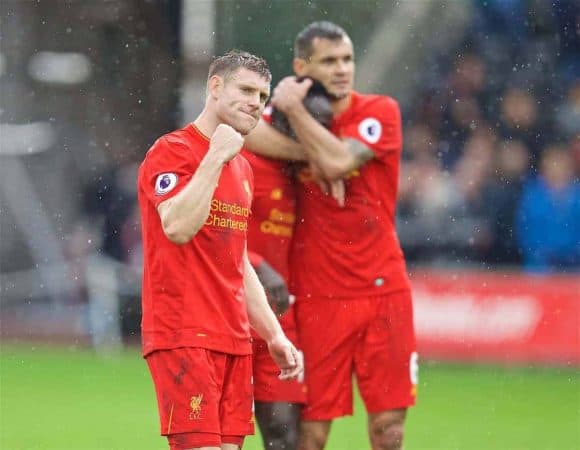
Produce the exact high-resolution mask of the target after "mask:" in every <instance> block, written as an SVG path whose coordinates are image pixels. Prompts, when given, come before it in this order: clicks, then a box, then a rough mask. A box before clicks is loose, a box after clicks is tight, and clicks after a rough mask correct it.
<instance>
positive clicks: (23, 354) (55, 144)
mask: <svg viewBox="0 0 580 450" xmlns="http://www.w3.org/2000/svg"><path fill="white" fill-rule="evenodd" d="M0 12H1V16H0V17H1V21H2V23H1V28H2V33H1V35H2V37H1V40H0V93H1V98H0V102H1V105H0V139H1V140H0V185H1V190H0V202H1V205H0V207H1V214H0V288H1V291H0V306H1V313H2V317H1V330H0V331H1V337H2V342H1V356H0V375H1V378H0V448H6V449H57V448H78V449H101V448H110V449H119V448H127V449H133V448H144V449H145V448H164V445H165V444H164V442H163V440H162V439H161V438H159V437H158V436H157V422H156V412H155V406H154V397H153V390H152V388H151V385H150V381H149V378H148V374H147V372H146V366H145V364H144V363H143V362H142V361H141V360H140V358H139V355H138V347H137V344H138V320H139V270H140V254H139V245H140V241H139V224H138V222H137V215H136V211H135V197H134V196H135V192H134V185H135V184H134V175H135V168H136V164H137V163H138V162H139V161H140V159H141V157H142V156H143V154H144V152H145V151H146V149H147V148H148V146H149V145H150V144H151V142H153V140H154V139H155V138H156V137H157V136H159V135H160V134H162V133H164V132H166V131H168V130H171V129H173V128H175V127H176V126H178V125H180V124H182V123H185V122H187V121H189V120H191V119H193V118H194V117H195V115H196V114H197V113H198V112H199V111H200V110H201V107H202V104H203V98H204V84H205V78H206V73H207V66H208V63H209V61H210V60H211V57H212V56H213V55H215V54H219V53H221V52H223V51H226V50H228V49H230V48H234V47H235V48H242V49H245V50H249V51H252V52H254V53H258V54H261V55H262V56H264V57H266V58H267V59H268V61H269V62H270V65H271V68H272V71H273V75H274V82H276V81H278V80H279V79H280V78H281V77H282V76H284V75H286V74H288V68H289V67H290V61H291V55H292V42H293V37H294V36H295V34H296V33H297V31H299V30H300V29H301V28H302V27H303V26H304V25H305V24H306V23H308V22H310V21H313V20H320V19H328V20H332V21H335V22H337V23H339V24H340V25H342V26H344V28H345V29H346V30H347V32H349V34H350V35H351V37H352V38H353V41H354V44H355V52H356V57H357V89H359V90H361V91H366V92H382V93H388V94H389V95H392V96H394V97H396V98H397V99H398V100H399V101H400V103H401V107H402V110H403V119H404V126H405V149H404V157H403V166H402V174H401V182H400V207H399V210H398V228H399V233H400V236H401V241H402V244H403V247H404V250H405V253H406V255H407V257H408V259H409V271H410V273H411V276H412V280H413V287H414V291H415V300H416V308H417V329H418V336H419V345H420V350H421V354H422V361H423V365H422V370H421V381H420V386H419V392H420V403H419V406H418V407H417V408H415V409H414V410H413V411H412V412H411V414H410V418H409V426H408V440H407V445H406V448H408V449H451V448H453V449H460V450H463V449H490V448H498V449H538V450H539V449H558V450H561V449H577V448H580V431H579V429H580V380H579V373H578V367H579V364H580V336H579V331H578V330H579V329H580V324H579V322H580V284H579V282H578V268H579V266H580V225H579V221H580V212H579V210H578V205H579V204H580V199H579V198H578V196H579V195H580V194H579V186H578V177H579V175H580V134H579V133H580V82H579V74H580V24H579V23H580V6H579V4H578V2H577V1H575V0H557V1H547V0H489V1H485V2H484V1H476V0H473V1H458V0H456V1H428V0H424V1H422V0H411V1H404V2H403V1H401V2H391V1H365V0H360V1H330V0H317V1H290V0H286V1H283V0H278V1H258V0H245V1H233V0H232V1H222V0H215V1H212V0H189V1H187V0H186V1H183V2H179V1H170V0H166V1H163V0H155V1H154V0H151V1H137V0H135V1H131V0H111V1H88V0H87V1H80V0H79V1H64V0H62V1H61V0H54V1H47V0H45V1H42V0H41V1H37V2H33V1H27V0H23V1H17V0H4V1H3V2H1V3H0ZM542 180H544V181H542ZM550 199H555V200H553V201H551V200H550ZM357 406H358V408H357V413H356V414H355V416H353V417H352V418H348V419H344V420H342V421H340V422H338V423H337V424H336V425H335V426H334V427H333V432H332V440H331V442H330V444H329V448H330V449H364V448H368V444H367V442H366V438H365V431H364V430H365V429H366V425H365V419H364V413H363V411H362V408H361V405H360V403H358V405H357ZM246 448H250V449H253V448H259V445H258V439H257V438H252V439H249V440H248V445H247V447H246Z"/></svg>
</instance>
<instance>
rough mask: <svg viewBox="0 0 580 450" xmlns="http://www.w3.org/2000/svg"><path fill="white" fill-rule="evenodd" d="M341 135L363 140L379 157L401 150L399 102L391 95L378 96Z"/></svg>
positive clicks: (401, 136) (362, 109)
mask: <svg viewBox="0 0 580 450" xmlns="http://www.w3.org/2000/svg"><path fill="white" fill-rule="evenodd" d="M341 137H342V138H353V139H356V140H358V141H360V142H362V143H363V144H365V145H366V146H367V147H368V148H370V149H371V150H372V151H373V153H374V154H375V157H376V158H377V159H382V158H384V157H385V156H386V155H387V154H389V153H391V152H400V151H401V149H402V145H403V133H402V130H401V112H400V110H399V105H398V103H397V102H396V101H395V100H394V99H392V98H390V97H383V96H380V97H379V96H377V97H376V98H374V99H373V100H371V101H370V102H369V103H368V104H367V105H365V107H364V108H361V109H360V111H359V112H357V114H356V115H355V116H354V118H353V120H352V121H350V122H349V123H348V124H347V125H346V126H345V127H344V128H343V129H342V132H341Z"/></svg>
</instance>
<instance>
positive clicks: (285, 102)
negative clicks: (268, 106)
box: [271, 77, 312, 114]
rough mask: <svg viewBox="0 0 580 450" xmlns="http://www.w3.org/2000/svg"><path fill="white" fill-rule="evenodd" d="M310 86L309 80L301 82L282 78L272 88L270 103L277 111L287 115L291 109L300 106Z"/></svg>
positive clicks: (291, 78) (292, 78)
mask: <svg viewBox="0 0 580 450" xmlns="http://www.w3.org/2000/svg"><path fill="white" fill-rule="evenodd" d="M310 86H312V80H311V79H309V78H305V79H303V80H302V81H297V80H296V77H286V78H283V79H282V81H280V83H278V85H277V86H276V87H275V88H274V93H273V95H272V99H271V103H272V105H273V106H274V107H275V108H276V109H278V110H279V111H282V112H283V113H284V114H288V112H289V111H291V110H292V109H293V108H296V107H297V106H298V105H302V101H303V100H304V97H306V94H307V93H308V89H310Z"/></svg>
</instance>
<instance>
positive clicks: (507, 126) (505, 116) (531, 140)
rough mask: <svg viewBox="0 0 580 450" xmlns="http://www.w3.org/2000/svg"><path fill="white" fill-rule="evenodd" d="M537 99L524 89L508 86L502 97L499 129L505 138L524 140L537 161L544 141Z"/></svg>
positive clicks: (534, 160)
mask: <svg viewBox="0 0 580 450" xmlns="http://www.w3.org/2000/svg"><path fill="white" fill-rule="evenodd" d="M537 122H538V107H537V99H536V98H535V97H534V95H533V94H532V93H531V92H529V91H525V90H523V89H519V88H508V89H506V90H505V91H504V92H503V94H502V97H501V104H500V122H499V126H498V131H499V133H500V135H501V137H502V138H504V139H516V140H520V141H522V142H523V143H524V144H525V145H526V146H527V147H528V149H529V150H530V152H531V153H532V159H533V161H532V162H536V160H537V157H538V154H539V152H540V150H541V149H542V143H543V141H544V136H543V132H542V130H541V129H540V127H539V125H538V123H537Z"/></svg>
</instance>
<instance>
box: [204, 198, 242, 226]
mask: <svg viewBox="0 0 580 450" xmlns="http://www.w3.org/2000/svg"><path fill="white" fill-rule="evenodd" d="M249 215H250V209H249V208H247V207H245V206H240V205H237V204H235V203H227V202H222V201H221V200H218V199H217V198H214V199H213V200H212V201H211V204H210V208H209V215H208V217H207V220H206V221H205V224H206V225H210V226H214V227H218V228H230V229H232V230H239V231H247V230H248V217H249ZM228 216H229V217H228ZM236 217H238V218H239V219H237V218H236Z"/></svg>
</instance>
